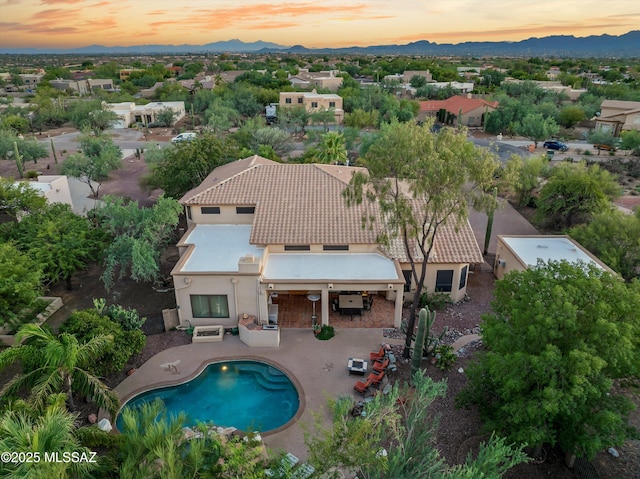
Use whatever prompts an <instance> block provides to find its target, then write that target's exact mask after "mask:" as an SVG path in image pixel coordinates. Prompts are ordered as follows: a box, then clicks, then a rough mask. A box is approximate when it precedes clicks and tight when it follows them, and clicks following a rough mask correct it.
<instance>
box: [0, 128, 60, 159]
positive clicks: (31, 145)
mask: <svg viewBox="0 0 640 479" xmlns="http://www.w3.org/2000/svg"><path fill="white" fill-rule="evenodd" d="M14 144H17V145H18V152H19V153H20V156H22V159H23V161H29V160H31V161H33V162H34V163H35V162H37V161H38V159H40V158H46V157H47V156H49V154H48V153H47V149H46V148H45V147H44V146H43V145H42V144H40V143H38V142H37V141H35V139H21V138H20V137H18V136H17V135H16V133H15V132H14V131H10V130H0V158H2V159H3V160H9V159H11V160H14V156H15V154H14V151H13V150H14V146H13V145H14Z"/></svg>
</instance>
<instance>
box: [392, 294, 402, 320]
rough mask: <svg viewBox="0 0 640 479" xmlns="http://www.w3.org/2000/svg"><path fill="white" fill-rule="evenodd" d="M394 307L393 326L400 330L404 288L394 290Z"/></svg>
mask: <svg viewBox="0 0 640 479" xmlns="http://www.w3.org/2000/svg"><path fill="white" fill-rule="evenodd" d="M395 293H396V307H395V311H394V315H393V326H394V327H395V328H400V326H401V325H402V301H403V299H404V288H403V289H400V288H398V289H396V290H395Z"/></svg>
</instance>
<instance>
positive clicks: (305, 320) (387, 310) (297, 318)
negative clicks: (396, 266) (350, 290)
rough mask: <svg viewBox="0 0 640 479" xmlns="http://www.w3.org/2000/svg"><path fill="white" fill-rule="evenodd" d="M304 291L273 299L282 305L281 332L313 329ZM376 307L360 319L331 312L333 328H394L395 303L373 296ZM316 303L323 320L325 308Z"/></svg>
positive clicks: (330, 322)
mask: <svg viewBox="0 0 640 479" xmlns="http://www.w3.org/2000/svg"><path fill="white" fill-rule="evenodd" d="M305 293H306V292H304V291H296V292H295V293H293V292H292V293H290V294H289V293H285V294H280V293H278V295H277V296H276V297H273V298H272V299H271V302H272V304H277V305H278V326H280V327H281V328H311V326H312V315H313V304H312V301H311V300H309V298H308V297H307V296H308V295H307V294H305ZM372 295H373V298H374V299H373V305H372V307H371V309H370V310H363V311H362V312H361V314H360V315H355V314H354V315H353V316H351V315H349V314H341V313H340V311H338V310H336V311H334V310H333V308H331V307H330V308H329V324H330V325H331V326H333V327H334V328H336V329H343V328H393V327H394V325H393V318H394V314H395V302H394V301H389V300H387V299H385V297H384V296H383V295H382V294H372ZM320 303H321V302H320V301H317V303H316V316H317V317H318V318H321V317H322V305H321V304H320Z"/></svg>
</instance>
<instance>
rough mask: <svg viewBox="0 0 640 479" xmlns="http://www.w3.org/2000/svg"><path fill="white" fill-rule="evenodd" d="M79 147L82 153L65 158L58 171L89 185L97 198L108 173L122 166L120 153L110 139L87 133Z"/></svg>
mask: <svg viewBox="0 0 640 479" xmlns="http://www.w3.org/2000/svg"><path fill="white" fill-rule="evenodd" d="M80 147H81V149H82V153H77V154H74V155H70V156H69V157H67V159H66V160H65V161H64V163H63V164H62V168H61V169H60V171H61V173H62V174H63V175H68V176H71V177H73V178H77V179H78V180H80V181H81V182H83V183H86V184H87V185H89V189H90V190H91V193H92V194H93V196H94V197H95V198H97V197H98V195H99V194H100V186H102V182H103V181H105V180H106V179H108V178H109V173H110V172H111V171H113V170H117V169H118V168H120V166H122V151H121V150H120V147H118V146H116V144H115V143H114V142H113V140H112V139H111V138H109V137H107V136H104V135H101V136H93V135H91V134H89V133H84V134H83V135H82V136H81V137H80Z"/></svg>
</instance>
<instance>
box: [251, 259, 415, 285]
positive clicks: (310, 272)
mask: <svg viewBox="0 0 640 479" xmlns="http://www.w3.org/2000/svg"><path fill="white" fill-rule="evenodd" d="M300 280H306V281H316V280H328V281H386V282H394V283H398V282H402V283H404V278H402V277H399V276H398V270H397V268H396V264H395V262H394V261H393V260H392V259H390V258H387V257H385V256H383V255H381V254H376V253H303V254H299V253H275V254H270V255H269V256H268V257H267V261H266V264H265V267H264V270H263V281H265V282H267V281H300Z"/></svg>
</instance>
